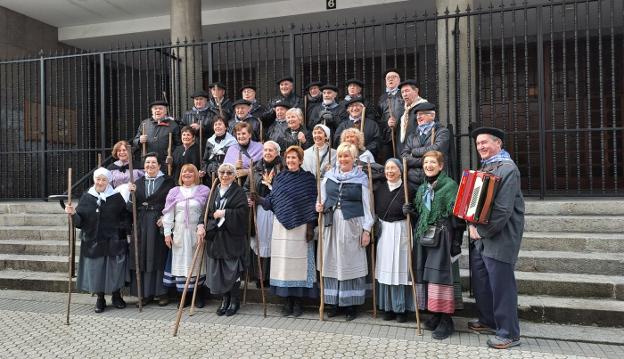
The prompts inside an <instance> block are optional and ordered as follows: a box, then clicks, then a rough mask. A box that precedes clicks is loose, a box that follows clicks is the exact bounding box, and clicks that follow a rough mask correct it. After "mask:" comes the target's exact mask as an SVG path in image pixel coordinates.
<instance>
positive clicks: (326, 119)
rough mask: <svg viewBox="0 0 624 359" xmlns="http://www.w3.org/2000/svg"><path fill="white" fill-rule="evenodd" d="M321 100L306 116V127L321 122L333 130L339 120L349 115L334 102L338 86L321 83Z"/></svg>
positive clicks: (311, 126) (312, 126) (338, 123)
mask: <svg viewBox="0 0 624 359" xmlns="http://www.w3.org/2000/svg"><path fill="white" fill-rule="evenodd" d="M321 91H323V102H321V104H320V105H319V106H316V107H314V109H313V110H312V111H311V112H310V116H308V118H307V119H306V120H307V126H308V128H314V126H315V125H317V124H319V123H322V124H324V125H325V126H327V127H329V128H330V129H331V130H332V131H335V130H336V128H337V127H338V125H340V122H342V121H343V120H345V119H347V118H348V117H349V115H348V114H347V111H346V110H345V108H344V107H343V106H340V105H339V104H338V102H336V97H337V96H338V87H337V86H336V85H330V84H327V85H323V86H322V87H321Z"/></svg>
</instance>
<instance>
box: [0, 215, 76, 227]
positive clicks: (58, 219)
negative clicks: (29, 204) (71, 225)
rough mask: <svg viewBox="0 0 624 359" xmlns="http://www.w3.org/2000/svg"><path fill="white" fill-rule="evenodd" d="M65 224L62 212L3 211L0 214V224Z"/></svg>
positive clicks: (64, 216)
mask: <svg viewBox="0 0 624 359" xmlns="http://www.w3.org/2000/svg"><path fill="white" fill-rule="evenodd" d="M61 225H67V215H66V214H63V213H59V214H50V213H16V214H11V213H8V214H7V213H5V214H0V226H61Z"/></svg>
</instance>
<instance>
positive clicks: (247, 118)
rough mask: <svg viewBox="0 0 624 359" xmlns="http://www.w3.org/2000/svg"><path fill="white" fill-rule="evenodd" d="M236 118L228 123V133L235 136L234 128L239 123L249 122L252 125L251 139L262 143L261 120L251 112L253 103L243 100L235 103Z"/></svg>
mask: <svg viewBox="0 0 624 359" xmlns="http://www.w3.org/2000/svg"><path fill="white" fill-rule="evenodd" d="M232 105H233V106H234V118H232V120H231V121H230V122H229V123H228V132H229V133H230V134H232V136H235V135H236V134H235V133H234V126H236V124H237V123H239V122H247V123H249V124H250V125H251V129H252V134H251V139H252V140H254V141H255V142H260V137H261V132H263V128H262V125H261V123H260V120H259V119H257V118H255V117H253V116H252V115H251V114H250V113H249V110H251V102H249V101H247V100H243V99H239V100H236V101H234V103H233V104H232Z"/></svg>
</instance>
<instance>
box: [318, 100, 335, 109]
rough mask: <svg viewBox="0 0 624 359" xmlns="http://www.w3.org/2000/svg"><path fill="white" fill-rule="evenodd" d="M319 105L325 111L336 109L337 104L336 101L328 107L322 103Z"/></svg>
mask: <svg viewBox="0 0 624 359" xmlns="http://www.w3.org/2000/svg"><path fill="white" fill-rule="evenodd" d="M321 105H322V106H323V108H324V109H325V110H331V109H334V108H336V107H338V103H337V102H336V101H334V102H332V103H330V104H329V105H326V104H324V103H321Z"/></svg>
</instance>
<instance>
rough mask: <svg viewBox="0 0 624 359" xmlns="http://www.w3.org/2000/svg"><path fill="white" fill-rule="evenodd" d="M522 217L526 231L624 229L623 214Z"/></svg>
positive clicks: (615, 231)
mask: <svg viewBox="0 0 624 359" xmlns="http://www.w3.org/2000/svg"><path fill="white" fill-rule="evenodd" d="M524 219H525V223H524V230H525V231H527V232H577V233H579V232H580V233H622V232H623V231H624V216H608V215H602V216H598V215H582V216H579V215H575V216H563V215H555V216H545V215H525V217H524Z"/></svg>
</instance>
